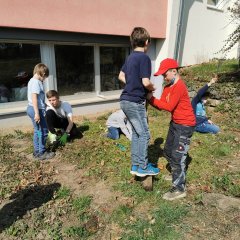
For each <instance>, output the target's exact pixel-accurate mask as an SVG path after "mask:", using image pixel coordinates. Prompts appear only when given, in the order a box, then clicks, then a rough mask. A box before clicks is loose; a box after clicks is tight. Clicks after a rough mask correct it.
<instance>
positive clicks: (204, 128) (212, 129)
mask: <svg viewBox="0 0 240 240" xmlns="http://www.w3.org/2000/svg"><path fill="white" fill-rule="evenodd" d="M195 131H196V132H200V133H213V134H216V133H218V132H219V131H220V128H219V127H218V126H217V125H215V124H210V123H209V122H208V121H204V122H203V123H201V124H199V125H197V126H196V127H195Z"/></svg>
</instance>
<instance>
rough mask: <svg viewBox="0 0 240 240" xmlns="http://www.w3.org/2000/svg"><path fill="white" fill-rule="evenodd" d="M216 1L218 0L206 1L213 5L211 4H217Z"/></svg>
mask: <svg viewBox="0 0 240 240" xmlns="http://www.w3.org/2000/svg"><path fill="white" fill-rule="evenodd" d="M218 2H219V0H208V1H207V3H208V4H209V5H213V6H217V4H218Z"/></svg>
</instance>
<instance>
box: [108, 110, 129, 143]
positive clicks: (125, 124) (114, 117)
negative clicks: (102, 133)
mask: <svg viewBox="0 0 240 240" xmlns="http://www.w3.org/2000/svg"><path fill="white" fill-rule="evenodd" d="M106 125H107V127H108V133H107V137H108V138H111V139H113V140H116V139H119V138H120V134H121V133H123V134H124V135H125V136H126V137H127V138H128V139H129V140H130V141H131V140H132V127H131V124H130V122H129V121H128V119H127V117H126V115H125V114H124V112H123V111H122V110H121V109H120V110H118V111H116V112H114V113H112V114H111V115H110V116H109V117H108V120H107V122H106Z"/></svg>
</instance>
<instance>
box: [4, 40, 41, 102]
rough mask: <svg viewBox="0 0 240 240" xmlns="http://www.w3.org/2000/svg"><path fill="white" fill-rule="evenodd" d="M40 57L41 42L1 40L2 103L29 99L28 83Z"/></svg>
mask: <svg viewBox="0 0 240 240" xmlns="http://www.w3.org/2000/svg"><path fill="white" fill-rule="evenodd" d="M40 59H41V58H40V45H39V44H22V43H1V42H0V103H5V102H15V101H23V100H26V99H27V83H28V81H29V79H30V78H31V77H32V71H33V68H34V66H35V65H36V64H37V63H39V62H41V60H40Z"/></svg>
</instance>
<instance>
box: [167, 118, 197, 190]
mask: <svg viewBox="0 0 240 240" xmlns="http://www.w3.org/2000/svg"><path fill="white" fill-rule="evenodd" d="M193 131H194V127H190V126H184V125H180V124H176V123H174V122H172V121H171V122H170V126H169V130H168V135H167V139H166V143H165V146H164V150H163V152H164V156H165V157H166V159H167V160H168V163H169V164H170V167H171V173H172V177H173V180H172V184H173V186H174V187H176V188H178V189H179V190H180V191H184V190H185V185H186V167H187V166H186V158H187V153H188V150H189V146H190V139H191V137H192V135H193Z"/></svg>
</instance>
